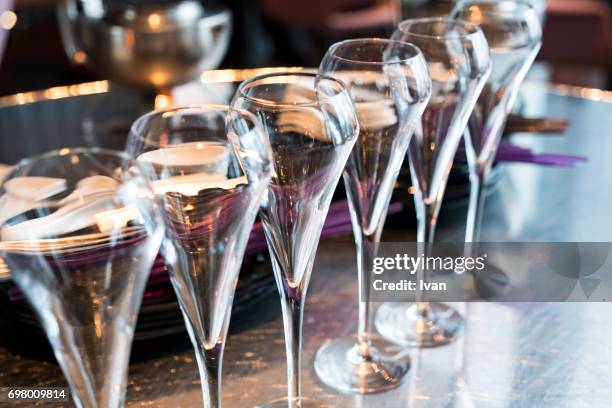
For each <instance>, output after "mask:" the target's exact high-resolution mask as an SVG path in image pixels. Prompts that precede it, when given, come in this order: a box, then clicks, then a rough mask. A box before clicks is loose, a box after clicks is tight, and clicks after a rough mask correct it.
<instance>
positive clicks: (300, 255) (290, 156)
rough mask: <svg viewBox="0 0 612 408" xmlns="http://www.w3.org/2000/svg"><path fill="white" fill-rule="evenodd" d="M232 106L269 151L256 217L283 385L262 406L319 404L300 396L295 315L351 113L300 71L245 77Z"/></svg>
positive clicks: (327, 84)
mask: <svg viewBox="0 0 612 408" xmlns="http://www.w3.org/2000/svg"><path fill="white" fill-rule="evenodd" d="M232 106H234V107H237V108H242V109H246V110H248V111H250V112H253V113H254V114H255V115H257V117H258V118H259V119H260V120H261V122H262V123H263V126H264V129H265V132H266V134H267V136H268V139H269V142H270V145H271V146H272V154H273V165H274V172H273V175H272V180H271V182H270V187H269V188H268V192H267V194H266V197H265V198H264V200H263V203H262V210H261V211H260V217H261V219H262V221H263V225H264V229H265V234H266V240H267V242H268V247H269V249H270V255H271V258H272V265H273V268H274V274H275V277H276V283H277V285H278V289H279V293H280V296H281V305H282V311H283V323H284V327H285V344H286V348H287V375H288V381H289V387H288V399H283V400H278V401H275V402H272V403H270V404H269V405H266V406H274V407H276V406H278V407H287V406H288V407H290V408H297V407H300V408H306V407H311V406H312V407H321V406H324V404H323V403H321V402H320V401H315V400H313V399H309V398H303V397H302V395H301V381H300V372H301V371H300V351H301V346H302V318H303V314H304V302H305V299H306V292H307V290H308V283H309V281H310V274H311V272H312V266H313V262H314V257H315V253H316V250H317V246H318V244H319V238H320V235H321V229H322V227H323V223H324V221H325V217H326V215H327V210H328V209H329V204H330V201H331V198H332V194H333V192H334V189H335V188H336V185H337V183H338V179H339V178H340V174H341V172H342V169H343V168H344V166H345V164H346V160H347V158H348V156H349V154H350V152H351V149H352V148H353V145H354V144H355V139H356V137H357V134H358V131H359V125H358V121H357V116H356V113H355V108H354V106H353V103H352V102H351V98H350V96H349V94H348V92H347V90H346V88H345V86H344V85H343V84H342V83H341V82H340V81H338V80H335V79H333V78H330V77H327V76H316V75H314V74H306V73H276V74H269V75H262V76H258V77H255V78H253V79H250V80H247V81H245V82H243V83H242V84H241V85H240V87H239V88H238V91H237V93H236V95H235V96H234V99H233V101H232Z"/></svg>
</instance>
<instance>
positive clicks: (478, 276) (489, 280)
mask: <svg viewBox="0 0 612 408" xmlns="http://www.w3.org/2000/svg"><path fill="white" fill-rule="evenodd" d="M474 287H475V289H476V293H477V294H478V296H480V297H482V298H483V299H492V298H496V297H499V296H503V295H505V294H507V293H508V292H509V291H510V278H509V277H508V274H506V273H505V272H504V271H502V270H501V269H499V268H498V267H496V266H495V265H491V264H487V268H486V269H484V270H483V271H481V272H476V273H474Z"/></svg>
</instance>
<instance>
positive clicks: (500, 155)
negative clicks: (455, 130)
mask: <svg viewBox="0 0 612 408" xmlns="http://www.w3.org/2000/svg"><path fill="white" fill-rule="evenodd" d="M457 156H458V157H457V158H458V159H459V160H462V161H465V160H466V158H465V149H464V147H463V145H462V146H460V147H459V149H458V150H457ZM586 160H587V159H586V157H584V156H576V155H569V154H554V153H533V152H532V151H531V150H530V149H528V148H526V147H521V146H516V145H513V144H511V143H506V142H504V143H501V144H500V145H499V147H498V149H497V155H496V156H495V161H496V162H498V163H502V162H503V163H532V164H538V165H543V166H558V167H572V166H573V165H574V164H575V163H578V162H585V161H586Z"/></svg>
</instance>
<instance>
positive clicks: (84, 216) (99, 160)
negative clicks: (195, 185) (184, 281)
mask: <svg viewBox="0 0 612 408" xmlns="http://www.w3.org/2000/svg"><path fill="white" fill-rule="evenodd" d="M1 194H2V196H1V198H0V234H1V237H2V241H1V242H0V254H1V255H2V257H3V258H4V260H5V262H6V264H7V265H8V267H9V268H10V271H11V275H12V277H13V279H14V281H15V282H16V283H17V285H18V287H19V289H20V290H21V291H22V292H23V294H24V295H25V297H26V299H27V300H28V301H29V303H30V304H31V305H32V307H33V308H34V311H35V312H36V314H37V316H38V319H39V320H40V322H41V324H42V327H43V329H44V331H45V333H46V335H47V337H48V339H49V342H50V343H51V346H52V348H53V351H54V354H55V357H56V359H57V361H58V363H59V365H60V367H61V368H62V371H63V373H64V375H65V376H66V379H67V380H68V384H69V386H70V389H71V392H72V396H73V399H74V402H75V404H76V406H77V407H83V408H85V407H86V408H118V407H122V406H124V399H125V389H126V383H127V370H128V362H129V355H130V350H131V346H132V339H133V336H134V327H135V324H136V317H137V315H138V310H139V309H140V303H141V300H142V296H143V293H144V288H145V285H146V282H147V278H148V276H149V272H150V270H151V266H152V265H153V261H154V259H155V257H156V255H157V252H158V250H159V245H160V243H161V240H162V237H163V222H162V220H161V213H160V209H159V208H158V207H157V205H156V203H155V200H154V199H153V192H152V191H151V187H150V185H149V184H148V183H147V181H146V179H145V178H144V177H143V176H142V172H141V170H140V168H139V167H138V166H137V165H136V164H135V163H134V162H133V161H132V160H131V159H130V157H129V156H128V155H127V154H125V153H121V152H115V151H111V150H103V149H62V150H58V151H54V152H49V153H46V154H43V155H40V156H36V157H33V158H30V159H25V160H22V161H21V162H20V163H18V164H17V165H16V166H15V168H14V169H13V170H12V171H11V172H10V174H9V175H8V176H7V178H6V179H5V181H4V183H3V185H2V189H1Z"/></svg>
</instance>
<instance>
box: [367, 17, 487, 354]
mask: <svg viewBox="0 0 612 408" xmlns="http://www.w3.org/2000/svg"><path fill="white" fill-rule="evenodd" d="M392 38H393V39H396V40H402V41H407V42H411V43H413V44H415V45H416V46H417V47H419V48H420V49H421V52H422V53H423V55H424V56H425V60H426V61H427V66H428V69H429V74H430V76H431V80H432V94H431V98H430V100H429V103H428V105H427V108H426V109H425V112H424V113H423V116H422V120H421V123H420V125H419V126H417V129H416V131H415V134H414V136H413V137H412V140H411V141H410V146H409V147H408V155H409V159H410V173H411V175H412V183H413V185H414V188H415V194H414V200H415V206H416V211H417V220H418V230H417V241H418V243H419V247H420V250H422V252H424V253H427V252H428V251H430V249H431V244H432V243H433V241H434V233H435V229H436V222H437V218H438V213H439V211H440V204H441V202H442V198H443V196H444V190H445V187H446V182H447V180H448V175H449V173H450V170H451V167H452V163H453V159H454V157H455V153H456V151H457V147H458V145H459V142H460V140H461V136H462V134H463V131H464V129H465V126H466V124H467V121H468V118H469V115H470V113H471V112H472V110H473V108H474V105H475V103H476V100H477V98H478V95H479V94H480V92H481V90H482V88H483V86H484V84H485V81H486V79H487V77H488V75H489V73H490V70H491V64H490V59H489V49H488V46H487V41H486V39H485V37H484V35H483V33H482V31H481V30H480V29H479V28H478V26H476V25H475V24H472V23H469V22H464V21H460V20H450V19H444V18H424V19H413V20H406V21H403V22H402V23H400V25H399V27H398V29H397V30H396V31H395V33H394V34H393V37H392ZM418 275H419V276H418V278H417V280H423V279H425V278H426V277H425V276H424V275H425V272H424V271H423V270H419V271H418ZM418 294H419V297H418V298H417V302H415V303H413V304H410V305H406V304H405V303H385V304H384V305H382V306H381V307H380V308H379V310H378V313H377V316H376V322H375V324H376V328H377V329H378V331H379V333H380V334H382V335H383V336H384V337H386V338H387V339H389V340H391V341H394V342H396V343H399V344H404V345H413V346H421V347H434V346H439V345H442V344H446V343H449V342H451V341H453V340H454V339H455V338H456V336H457V335H458V333H459V332H460V330H461V327H462V325H463V318H462V317H461V315H460V314H459V313H458V312H457V311H456V310H454V309H453V308H452V307H450V306H448V305H446V304H444V303H437V302H426V301H425V299H424V297H423V294H422V293H421V292H419V293H418Z"/></svg>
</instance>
